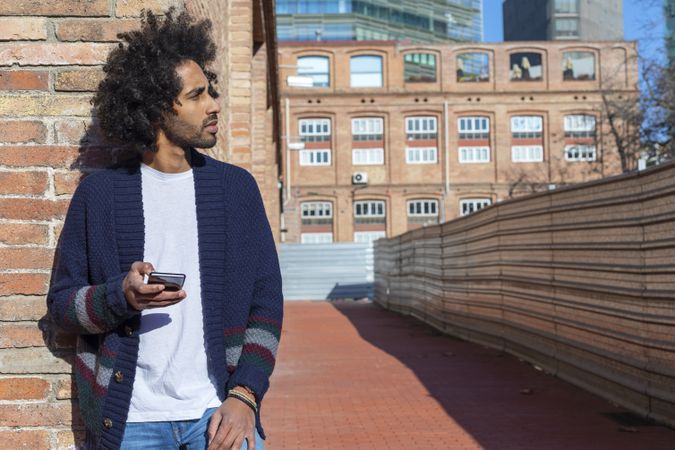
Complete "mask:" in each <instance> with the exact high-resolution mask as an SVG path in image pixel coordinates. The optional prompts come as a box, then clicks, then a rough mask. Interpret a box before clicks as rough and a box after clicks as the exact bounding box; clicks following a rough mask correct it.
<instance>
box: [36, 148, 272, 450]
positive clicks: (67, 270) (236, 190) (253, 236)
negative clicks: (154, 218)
mask: <svg viewBox="0 0 675 450" xmlns="http://www.w3.org/2000/svg"><path fill="white" fill-rule="evenodd" d="M192 165H193V173H194V182H195V197H196V203H197V205H196V208H197V224H198V225H197V228H198V229H197V232H198V234H199V236H198V243H199V270H200V275H201V292H202V305H203V317H204V339H205V344H206V348H207V364H208V370H209V373H210V374H212V375H213V376H214V377H215V380H216V381H217V390H218V395H219V396H220V398H221V400H222V399H224V398H225V393H226V390H227V389H228V388H230V387H232V386H235V385H245V386H248V387H250V388H251V389H253V391H254V392H255V393H256V396H257V398H258V400H262V398H263V396H264V395H265V392H266V391H267V388H268V386H269V376H270V374H271V372H272V369H273V367H274V363H275V357H276V351H277V348H278V344H279V336H280V332H281V321H282V315H283V298H282V293H281V276H280V273H279V263H278V259H277V254H276V248H275V244H274V240H273V238H272V233H271V231H270V226H269V223H268V221H267V217H266V215H265V211H264V208H263V203H262V199H261V197H260V192H259V190H258V187H257V184H256V182H255V180H254V179H253V177H252V176H251V175H250V174H249V173H248V172H246V171H245V170H243V169H241V168H238V167H236V166H233V165H230V164H226V163H223V162H220V161H216V160H214V159H212V158H210V157H208V156H206V155H203V154H201V153H198V152H196V151H194V150H193V151H192ZM176 214H177V215H178V214H180V211H176ZM143 252H144V218H143V204H142V194H141V173H140V170H139V165H138V164H135V165H134V166H132V167H130V168H123V169H110V170H104V171H100V172H97V173H95V174H92V175H90V176H89V177H87V178H86V179H85V180H84V181H83V182H82V183H81V184H80V186H79V187H78V188H77V190H76V192H75V194H74V195H73V199H72V201H71V204H70V208H69V210H68V214H67V217H66V221H65V224H64V227H63V231H62V233H61V238H60V244H59V252H58V256H57V262H56V270H55V272H54V275H53V279H52V285H51V288H50V290H49V294H48V296H47V304H48V307H49V312H50V315H51V317H52V319H53V320H54V322H55V323H56V324H57V325H58V326H59V327H61V328H63V329H64V330H66V331H69V332H72V333H76V334H78V339H77V350H76V357H75V361H74V373H75V379H76V384H77V388H78V395H79V404H80V412H81V415H82V417H83V419H84V423H85V425H86V428H87V441H88V443H89V445H90V446H91V447H94V448H106V449H108V448H110V449H117V448H119V446H120V443H121V440H122V436H123V434H124V427H125V424H126V419H127V413H128V410H129V403H130V399H131V391H132V387H133V384H134V375H135V371H136V361H137V358H138V343H139V337H138V333H137V330H138V328H139V324H140V313H139V312H138V311H136V310H134V309H133V308H131V307H130V306H129V305H128V303H127V302H126V299H125V297H124V293H123V291H122V281H123V279H124V277H125V276H126V274H127V272H128V271H129V269H130V267H131V265H132V263H133V262H135V261H142V260H143ZM256 426H257V429H258V432H259V433H260V434H261V436H263V437H264V432H263V430H262V427H261V425H260V415H259V413H258V415H257V417H256Z"/></svg>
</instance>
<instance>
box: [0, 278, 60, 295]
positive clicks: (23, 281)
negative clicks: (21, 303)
mask: <svg viewBox="0 0 675 450" xmlns="http://www.w3.org/2000/svg"><path fill="white" fill-rule="evenodd" d="M48 282H49V275H48V274H46V273H0V295H20V294H21V295H42V294H46V293H47V283H48Z"/></svg>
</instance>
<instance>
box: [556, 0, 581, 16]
mask: <svg viewBox="0 0 675 450" xmlns="http://www.w3.org/2000/svg"><path fill="white" fill-rule="evenodd" d="M555 12H556V13H562V14H578V13H579V5H578V1H577V0H555Z"/></svg>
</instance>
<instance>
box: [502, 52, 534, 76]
mask: <svg viewBox="0 0 675 450" xmlns="http://www.w3.org/2000/svg"><path fill="white" fill-rule="evenodd" d="M509 60H510V66H509V67H510V68H511V81H537V80H541V79H542V67H541V54H540V53H534V52H527V53H512V54H511V57H510V58H509Z"/></svg>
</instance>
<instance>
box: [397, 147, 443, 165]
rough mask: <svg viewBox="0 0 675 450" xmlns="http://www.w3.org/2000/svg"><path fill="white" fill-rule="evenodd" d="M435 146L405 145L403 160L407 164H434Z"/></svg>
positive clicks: (435, 159) (435, 160)
mask: <svg viewBox="0 0 675 450" xmlns="http://www.w3.org/2000/svg"><path fill="white" fill-rule="evenodd" d="M437 153H438V152H437V151H436V147H406V149H405V162H407V163H408V164H435V163H436V162H437V161H438V157H437Z"/></svg>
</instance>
